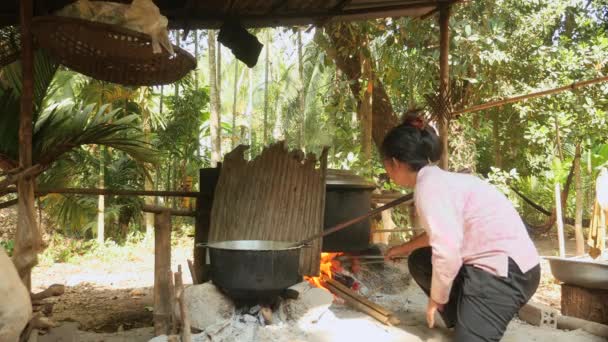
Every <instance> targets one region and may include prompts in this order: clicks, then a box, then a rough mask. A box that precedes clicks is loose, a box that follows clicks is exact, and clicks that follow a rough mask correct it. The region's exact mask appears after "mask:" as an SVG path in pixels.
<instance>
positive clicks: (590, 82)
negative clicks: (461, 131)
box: [452, 76, 608, 116]
mask: <svg viewBox="0 0 608 342" xmlns="http://www.w3.org/2000/svg"><path fill="white" fill-rule="evenodd" d="M606 81H608V76H603V77H598V78H594V79H591V80H585V81H580V82H574V83H572V84H570V85H567V86H563V87H558V88H553V89H547V90H542V91H538V92H534V93H530V94H526V95H519V96H513V97H510V98H506V99H502V100H498V101H491V102H487V103H484V104H480V105H477V106H473V107H469V108H465V109H461V110H457V111H454V112H452V115H453V116H456V115H462V114H464V113H472V112H478V111H480V110H484V109H489V108H494V107H498V106H504V105H506V104H510V103H515V102H520V101H523V100H528V99H533V98H537V97H542V96H547V95H552V94H557V93H562V92H564V91H569V90H570V91H572V90H576V89H578V88H582V87H586V86H589V85H593V84H597V83H602V82H606Z"/></svg>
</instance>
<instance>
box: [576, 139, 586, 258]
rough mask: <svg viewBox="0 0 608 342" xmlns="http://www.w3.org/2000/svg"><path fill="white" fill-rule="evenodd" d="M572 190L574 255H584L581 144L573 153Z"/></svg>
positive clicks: (577, 145)
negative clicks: (573, 192)
mask: <svg viewBox="0 0 608 342" xmlns="http://www.w3.org/2000/svg"><path fill="white" fill-rule="evenodd" d="M574 188H575V190H576V204H575V207H576V213H575V216H574V220H575V221H574V234H575V237H576V255H583V254H585V237H584V235H583V206H584V203H583V202H584V194H583V182H582V179H581V142H580V141H579V142H577V143H576V151H575V153H574Z"/></svg>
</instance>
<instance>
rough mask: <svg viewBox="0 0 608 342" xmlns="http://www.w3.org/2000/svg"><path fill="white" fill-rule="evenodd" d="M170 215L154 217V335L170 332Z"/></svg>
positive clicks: (163, 213) (171, 274)
mask: <svg viewBox="0 0 608 342" xmlns="http://www.w3.org/2000/svg"><path fill="white" fill-rule="evenodd" d="M172 279H173V273H172V272H171V214H170V213H169V211H168V210H166V211H163V212H162V213H160V214H156V215H154V335H156V336H158V335H163V334H164V335H167V334H169V332H170V330H171V317H172V313H173V310H172V307H171V302H172V297H173V293H172V291H171V281H172Z"/></svg>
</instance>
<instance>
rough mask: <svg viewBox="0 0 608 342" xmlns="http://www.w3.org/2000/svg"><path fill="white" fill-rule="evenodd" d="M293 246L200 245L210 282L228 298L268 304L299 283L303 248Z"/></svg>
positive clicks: (260, 243) (268, 243) (240, 242)
mask: <svg viewBox="0 0 608 342" xmlns="http://www.w3.org/2000/svg"><path fill="white" fill-rule="evenodd" d="M293 245H294V243H293V242H283V241H262V240H233V241H221V242H212V243H208V244H203V245H201V246H202V247H206V248H208V250H209V256H210V263H211V280H212V281H213V283H214V284H215V285H216V286H218V287H219V288H220V289H222V291H224V292H225V293H226V294H227V295H228V296H230V297H231V298H233V299H235V300H244V301H245V300H249V299H252V298H254V299H256V300H259V301H264V300H268V301H271V300H273V299H275V298H277V297H278V296H279V295H280V294H281V292H282V291H283V290H285V289H286V288H288V287H290V286H292V285H294V284H297V283H299V282H301V281H302V276H301V275H300V274H299V268H300V250H301V249H302V246H297V247H294V246H293ZM201 246H199V247H201Z"/></svg>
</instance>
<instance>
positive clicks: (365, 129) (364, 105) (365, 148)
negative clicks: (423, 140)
mask: <svg viewBox="0 0 608 342" xmlns="http://www.w3.org/2000/svg"><path fill="white" fill-rule="evenodd" d="M360 58H361V61H362V63H363V65H362V67H363V75H362V76H363V81H364V82H365V92H364V93H363V99H362V100H361V106H360V107H359V111H360V114H359V117H360V118H361V128H362V134H361V138H362V152H363V162H364V163H365V169H366V171H367V172H371V159H372V144H373V140H372V128H373V122H372V106H373V102H372V100H373V90H374V83H373V82H374V80H373V75H372V61H371V60H370V59H369V58H367V57H365V56H364V55H363V54H362V55H361V57H360ZM370 174H371V173H370Z"/></svg>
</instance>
